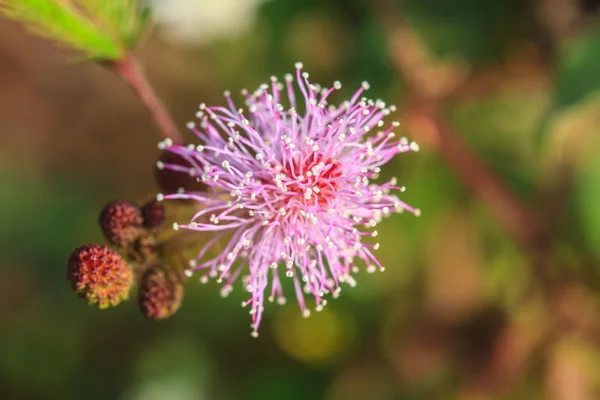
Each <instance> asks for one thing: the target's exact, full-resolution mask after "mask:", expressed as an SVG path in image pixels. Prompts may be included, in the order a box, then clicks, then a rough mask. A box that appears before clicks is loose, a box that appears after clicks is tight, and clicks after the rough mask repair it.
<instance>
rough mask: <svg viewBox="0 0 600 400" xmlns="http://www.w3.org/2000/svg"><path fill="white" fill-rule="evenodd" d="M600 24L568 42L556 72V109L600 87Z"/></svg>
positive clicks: (586, 95) (573, 102)
mask: <svg viewBox="0 0 600 400" xmlns="http://www.w3.org/2000/svg"><path fill="white" fill-rule="evenodd" d="M599 70H600V26H596V27H595V28H594V29H593V30H591V31H590V32H588V33H587V34H586V35H584V36H581V37H578V38H577V39H576V40H574V41H573V42H570V43H569V44H568V45H567V46H566V47H565V48H564V49H563V51H562V53H561V55H560V58H559V63H558V71H557V75H556V94H555V105H554V109H555V110H560V109H563V108H565V107H569V106H572V105H574V104H575V103H578V102H580V101H581V100H583V99H585V98H586V97H588V96H589V95H590V94H591V93H593V92H595V91H597V90H599V89H600V74H598V71H599Z"/></svg>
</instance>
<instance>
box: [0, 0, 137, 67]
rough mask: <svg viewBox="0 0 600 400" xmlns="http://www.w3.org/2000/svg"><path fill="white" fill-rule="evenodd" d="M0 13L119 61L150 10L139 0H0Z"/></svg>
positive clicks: (79, 48) (85, 51) (96, 56)
mask: <svg viewBox="0 0 600 400" xmlns="http://www.w3.org/2000/svg"><path fill="white" fill-rule="evenodd" d="M0 14H1V15H4V16H6V17H8V18H10V19H14V20H16V21H19V22H21V23H23V24H24V25H25V27H26V28H27V29H28V30H30V31H31V32H33V33H35V34H37V35H40V36H43V37H46V38H48V39H51V40H54V41H56V42H59V43H61V44H63V45H67V46H70V47H72V48H74V49H75V50H77V51H79V52H81V53H83V54H84V55H85V56H87V57H89V58H92V59H97V60H113V61H114V60H119V59H121V58H122V57H123V56H124V54H125V52H126V51H127V50H128V49H129V48H131V47H132V46H134V45H135V43H136V42H137V40H138V38H139V37H140V35H141V33H142V31H143V29H144V27H145V26H146V22H147V21H148V16H149V10H148V9H147V8H145V7H142V6H140V5H139V3H138V0H0Z"/></svg>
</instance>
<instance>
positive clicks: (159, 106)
mask: <svg viewBox="0 0 600 400" xmlns="http://www.w3.org/2000/svg"><path fill="white" fill-rule="evenodd" d="M111 67H112V70H113V71H114V72H115V73H117V75H119V76H120V77H121V78H122V79H123V80H124V81H125V82H126V83H127V84H128V85H129V86H130V87H131V88H132V89H133V91H134V92H135V93H136V94H137V96H138V97H139V98H140V100H141V101H142V103H143V104H144V106H145V107H146V108H147V109H148V111H150V114H151V115H152V117H153V118H154V122H156V125H157V126H158V128H159V129H160V131H161V133H162V135H163V136H164V137H165V138H166V139H171V140H172V141H173V143H175V144H181V143H183V137H182V136H181V134H180V133H179V130H178V129H177V126H176V125H175V123H174V122H173V119H172V118H171V116H170V114H169V112H168V111H167V110H166V108H165V106H164V105H163V103H162V102H161V101H160V99H159V97H158V96H157V94H156V93H155V92H154V89H153V88H152V85H151V84H150V83H149V82H148V80H147V79H146V77H145V76H144V73H143V71H142V68H141V66H140V64H139V62H138V61H137V59H136V58H135V56H133V55H132V54H127V55H126V56H125V57H124V58H123V59H122V60H119V61H116V62H114V63H112V64H111Z"/></svg>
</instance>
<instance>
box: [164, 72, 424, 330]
mask: <svg viewBox="0 0 600 400" xmlns="http://www.w3.org/2000/svg"><path fill="white" fill-rule="evenodd" d="M296 67H297V71H296V77H295V79H294V77H293V76H292V75H290V74H288V75H286V77H285V82H284V83H281V82H278V81H277V79H276V78H275V77H273V78H271V83H270V84H263V85H261V86H260V88H259V89H258V90H257V91H255V92H254V93H252V94H250V93H247V92H246V91H242V93H243V94H244V96H245V97H246V105H247V108H248V111H244V110H243V109H238V108H237V107H236V106H235V105H234V103H233V101H232V99H231V97H230V94H229V93H228V92H226V93H225V98H226V102H227V106H226V107H207V106H205V105H204V104H202V105H200V111H199V112H198V113H197V117H198V118H199V120H200V122H199V124H195V123H190V124H189V126H188V127H189V128H190V129H191V130H192V131H193V132H194V133H195V134H196V136H197V137H198V138H199V140H200V142H201V143H200V144H198V145H197V146H195V145H189V146H177V145H173V144H172V143H170V142H169V141H166V142H162V143H160V144H159V147H160V148H163V149H167V150H169V151H171V152H173V153H174V154H177V155H179V156H180V157H182V158H184V159H185V160H186V161H187V164H189V165H191V167H188V166H184V165H180V164H168V163H163V164H161V165H160V167H162V168H166V169H170V170H174V171H180V172H182V173H185V174H189V175H191V176H195V177H196V178H197V179H198V180H199V181H202V182H204V183H205V184H206V185H207V186H208V187H209V191H207V192H180V193H174V194H168V195H162V194H159V195H158V199H159V200H160V199H163V198H164V199H188V200H194V201H196V202H197V203H198V204H199V206H200V207H199V211H198V212H197V213H196V214H195V215H194V216H193V218H192V220H191V221H190V222H189V223H187V224H182V225H178V224H175V225H174V228H175V229H179V228H182V229H190V230H195V231H208V232H214V233H215V235H214V237H213V238H212V239H211V240H210V241H209V242H208V243H207V244H206V245H205V246H204V248H203V249H202V250H201V251H200V252H199V254H198V256H197V257H196V259H194V260H192V261H191V262H190V266H191V269H190V271H189V272H190V274H191V272H193V271H198V272H199V273H202V277H201V278H200V279H201V282H206V281H208V279H209V278H215V279H217V281H218V282H222V283H223V288H222V295H224V296H225V295H227V294H228V293H229V292H230V291H231V290H232V284H233V283H234V281H236V279H237V278H238V277H239V276H242V281H243V285H244V288H245V289H246V290H247V291H248V292H249V296H250V298H249V300H248V301H246V302H244V303H243V305H245V306H249V307H250V314H251V315H252V325H251V327H252V330H253V332H252V333H253V336H256V335H258V333H257V332H258V326H259V324H260V321H261V317H262V313H263V303H264V301H265V299H267V298H268V299H269V300H270V301H274V300H275V299H277V301H278V302H279V303H284V302H285V297H284V296H283V290H282V280H283V279H290V280H291V281H292V282H293V286H294V288H295V294H296V298H297V300H298V303H299V305H300V308H301V310H302V312H303V314H304V315H305V316H308V315H309V314H310V310H309V308H308V305H307V303H306V301H305V295H309V296H312V297H314V301H315V305H316V310H317V311H320V310H321V309H322V308H323V306H325V305H326V300H325V298H324V297H325V296H326V295H327V294H332V295H333V296H334V297H337V295H338V294H339V292H340V290H341V289H340V284H342V283H345V284H348V285H350V286H354V285H355V284H356V281H355V279H354V278H353V274H355V273H356V272H358V270H359V265H363V266H364V268H366V270H367V271H368V272H374V271H376V270H377V269H380V270H383V266H382V265H381V264H380V263H379V261H378V260H377V258H376V257H375V255H374V254H373V251H374V250H377V248H378V247H379V245H378V244H367V243H363V241H362V238H364V237H365V236H376V235H377V231H375V230H372V229H373V228H374V227H375V226H376V225H377V224H378V223H379V222H380V220H381V218H382V217H384V216H386V215H389V214H390V213H393V212H402V211H404V210H407V211H410V212H412V213H414V214H416V215H418V214H419V211H418V210H417V209H414V208H412V207H410V206H408V205H407V204H405V203H404V202H402V201H400V200H399V199H398V198H397V197H396V196H395V195H393V194H391V191H394V190H396V191H403V188H402V187H399V186H397V185H396V180H395V179H392V180H391V181H389V182H385V183H381V184H377V183H374V182H373V180H374V179H376V178H377V177H378V174H379V172H380V167H381V166H382V165H383V164H385V163H387V162H388V161H389V160H390V159H392V158H393V157H394V156H395V155H397V154H399V153H406V152H409V151H417V150H418V146H417V144H416V143H414V142H409V141H408V140H407V139H405V138H401V139H399V140H398V139H395V137H394V133H393V129H394V127H396V126H398V123H397V122H394V123H392V126H390V127H389V128H383V125H384V122H383V119H384V117H385V116H387V115H389V114H390V112H391V111H394V108H395V107H394V106H390V107H386V105H385V103H384V102H383V101H381V100H377V101H372V100H369V99H367V98H364V97H362V96H363V92H364V91H365V90H366V89H368V84H367V83H363V84H362V86H361V88H360V89H358V91H357V92H356V93H355V94H354V95H353V96H352V98H351V99H350V100H349V101H346V102H343V103H342V104H341V105H339V106H335V105H328V98H329V96H330V95H331V94H332V93H333V92H334V91H335V90H337V89H340V88H341V84H340V83H339V82H335V83H334V85H333V87H332V88H321V87H320V86H318V85H314V84H311V83H310V82H309V81H308V74H307V73H306V72H302V65H301V64H300V63H298V64H297V65H296ZM294 80H295V81H296V84H297V86H298V89H299V92H300V93H301V97H300V98H299V100H300V101H298V99H297V98H296V92H295V87H294V84H293V82H294ZM284 98H286V99H284ZM300 109H302V110H304V111H302V112H301V111H299V110H300ZM221 238H225V239H227V240H228V244H227V245H226V246H225V248H224V250H223V251H222V252H221V253H220V254H219V255H217V256H216V257H214V258H210V257H209V259H208V260H206V259H205V255H206V253H207V252H208V250H209V249H210V248H211V246H213V245H214V244H215V243H216V242H217V241H219V240H220V239H221ZM266 293H267V294H266Z"/></svg>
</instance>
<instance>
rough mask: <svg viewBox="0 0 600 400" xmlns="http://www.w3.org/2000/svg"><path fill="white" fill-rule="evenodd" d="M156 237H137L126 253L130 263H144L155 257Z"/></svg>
mask: <svg viewBox="0 0 600 400" xmlns="http://www.w3.org/2000/svg"><path fill="white" fill-rule="evenodd" d="M157 249H158V246H157V243H156V237H154V236H153V235H148V234H143V235H140V237H138V238H137V239H136V240H135V242H134V243H133V244H132V245H131V247H130V248H129V249H128V251H127V257H128V259H129V261H131V262H137V263H144V262H147V261H149V260H152V259H155V258H156V257H157Z"/></svg>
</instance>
